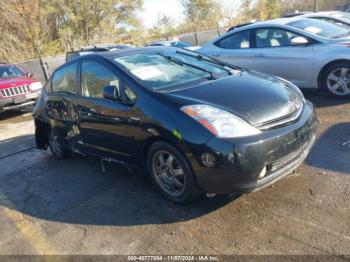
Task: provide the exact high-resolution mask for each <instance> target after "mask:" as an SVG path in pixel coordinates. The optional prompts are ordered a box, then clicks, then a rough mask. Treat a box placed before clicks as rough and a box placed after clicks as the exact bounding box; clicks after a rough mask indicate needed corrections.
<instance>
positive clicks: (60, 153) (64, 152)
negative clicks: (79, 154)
mask: <svg viewBox="0 0 350 262" xmlns="http://www.w3.org/2000/svg"><path fill="white" fill-rule="evenodd" d="M49 148H50V150H51V152H52V154H53V155H54V156H55V157H57V158H58V159H63V158H68V157H71V156H72V151H70V150H69V149H67V148H66V147H64V146H63V145H62V143H61V142H60V141H59V138H58V136H57V135H56V134H55V133H54V132H53V131H52V130H50V131H49Z"/></svg>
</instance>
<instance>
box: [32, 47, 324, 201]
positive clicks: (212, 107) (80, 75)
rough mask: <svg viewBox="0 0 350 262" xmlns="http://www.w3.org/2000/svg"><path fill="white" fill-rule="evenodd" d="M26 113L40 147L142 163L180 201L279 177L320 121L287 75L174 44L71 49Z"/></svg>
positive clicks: (304, 150)
mask: <svg viewBox="0 0 350 262" xmlns="http://www.w3.org/2000/svg"><path fill="white" fill-rule="evenodd" d="M33 116H34V120H35V127H36V128H35V135H36V143H37V147H38V148H39V149H43V150H46V149H47V148H48V147H49V148H50V149H51V151H52V153H53V154H54V155H55V156H57V157H58V158H64V157H68V156H70V155H71V153H72V152H77V153H79V154H83V155H93V156H97V157H100V158H102V163H103V162H105V161H107V162H113V163H119V164H122V165H125V166H126V167H128V168H130V169H133V168H138V169H140V170H148V173H149V174H150V176H151V178H152V180H153V182H154V184H155V185H156V187H157V188H158V189H159V190H160V192H161V193H163V194H164V195H165V196H166V197H167V198H169V199H170V200H172V201H174V202H178V203H183V202H189V201H192V200H194V199H197V198H198V197H200V196H201V195H203V193H207V194H208V196H209V194H231V193H233V194H243V193H247V192H251V191H256V190H258V189H261V188H263V187H265V186H267V185H270V184H271V183H273V182H275V181H277V180H278V179H281V178H283V177H285V176H286V175H288V174H290V173H292V172H293V171H294V170H295V169H296V168H297V167H298V166H299V165H300V164H301V163H302V161H303V160H304V158H305V157H306V156H307V154H308V152H309V151H310V148H311V147H312V145H313V143H314V141H315V129H316V127H317V125H318V120H317V117H316V115H315V112H314V109H313V106H312V104H311V103H310V102H308V101H306V100H305V99H304V97H303V94H302V93H301V92H300V90H299V89H298V88H297V87H296V86H294V85H293V84H292V83H290V82H288V81H286V80H283V79H280V78H277V77H272V76H268V75H264V74H261V73H258V72H254V71H249V70H244V69H240V68H238V67H235V66H233V65H230V64H226V63H223V62H220V61H217V60H215V59H212V58H209V57H206V56H203V55H198V54H197V53H194V52H190V51H186V50H183V49H178V48H172V47H147V48H139V49H128V50H119V51H113V52H104V53H103V52H101V53H95V54H90V55H86V56H83V57H79V58H76V59H74V60H72V61H70V62H69V63H66V64H64V65H63V66H61V67H60V68H58V69H57V70H56V71H55V72H54V73H53V75H52V77H51V79H50V80H49V81H48V82H47V84H46V86H45V88H44V91H43V92H42V95H41V97H40V99H39V101H38V103H37V105H36V107H35V109H34V113H33Z"/></svg>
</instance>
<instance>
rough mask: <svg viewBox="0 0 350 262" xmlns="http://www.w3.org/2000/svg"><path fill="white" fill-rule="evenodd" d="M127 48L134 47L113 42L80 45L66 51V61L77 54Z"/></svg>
mask: <svg viewBox="0 0 350 262" xmlns="http://www.w3.org/2000/svg"><path fill="white" fill-rule="evenodd" d="M128 48H134V46H133V45H127V44H114V45H95V46H88V47H82V48H81V49H80V50H75V51H70V52H67V54H66V62H68V61H70V60H72V59H74V58H76V57H78V56H83V55H87V54H91V53H98V52H106V51H113V50H120V49H128Z"/></svg>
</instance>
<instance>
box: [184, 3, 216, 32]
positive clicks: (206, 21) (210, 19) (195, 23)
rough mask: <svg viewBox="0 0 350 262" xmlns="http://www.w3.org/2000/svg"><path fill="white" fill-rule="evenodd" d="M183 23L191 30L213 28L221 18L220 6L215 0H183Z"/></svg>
mask: <svg viewBox="0 0 350 262" xmlns="http://www.w3.org/2000/svg"><path fill="white" fill-rule="evenodd" d="M182 4H183V6H184V8H185V23H187V26H188V28H192V31H193V30H195V31H199V30H208V29H214V28H216V27H217V26H218V23H219V22H220V20H221V19H222V6H221V5H220V3H219V2H217V1H215V0H183V2H182Z"/></svg>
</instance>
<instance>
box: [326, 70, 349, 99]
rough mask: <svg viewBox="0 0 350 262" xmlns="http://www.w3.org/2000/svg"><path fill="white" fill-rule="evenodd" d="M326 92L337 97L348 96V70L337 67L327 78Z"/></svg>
mask: <svg viewBox="0 0 350 262" xmlns="http://www.w3.org/2000/svg"><path fill="white" fill-rule="evenodd" d="M327 88H328V90H329V91H330V92H331V93H332V94H334V95H337V96H346V95H349V94H350V68H346V67H338V68H336V69H334V70H332V71H331V72H330V73H329V75H328V76H327Z"/></svg>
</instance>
